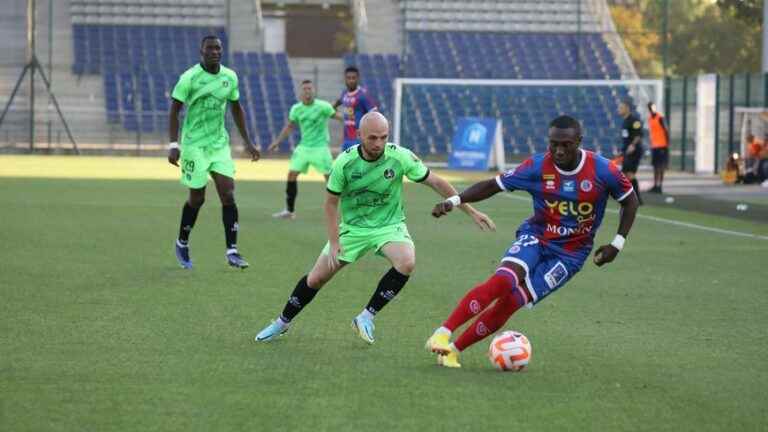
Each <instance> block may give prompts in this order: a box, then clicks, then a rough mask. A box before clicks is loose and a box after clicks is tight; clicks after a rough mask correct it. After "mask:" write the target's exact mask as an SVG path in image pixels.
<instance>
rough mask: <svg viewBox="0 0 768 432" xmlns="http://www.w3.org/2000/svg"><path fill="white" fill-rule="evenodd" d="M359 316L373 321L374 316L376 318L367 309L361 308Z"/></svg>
mask: <svg viewBox="0 0 768 432" xmlns="http://www.w3.org/2000/svg"><path fill="white" fill-rule="evenodd" d="M358 317H359V318H368V319H369V320H371V321H373V319H374V318H376V315H374V314H372V313H371V312H370V311H369V310H368V309H363V311H362V312H360V314H359V315H358Z"/></svg>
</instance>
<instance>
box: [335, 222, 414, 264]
mask: <svg viewBox="0 0 768 432" xmlns="http://www.w3.org/2000/svg"><path fill="white" fill-rule="evenodd" d="M392 242H400V243H408V244H410V245H411V246H413V240H411V235H410V234H409V233H408V227H406V226H405V224H404V223H399V224H395V225H388V226H385V227H382V228H350V227H343V228H342V231H341V232H340V233H339V243H341V255H340V256H339V259H340V260H342V261H345V262H348V263H353V262H355V261H357V260H359V259H360V258H362V257H363V256H364V255H365V254H366V253H368V251H375V252H376V254H378V255H382V253H381V248H382V247H383V246H384V245H385V244H387V243H392ZM330 250H331V245H330V243H326V244H325V247H324V248H323V252H322V254H323V255H328V252H330ZM382 256H383V255H382Z"/></svg>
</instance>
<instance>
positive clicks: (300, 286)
mask: <svg viewBox="0 0 768 432" xmlns="http://www.w3.org/2000/svg"><path fill="white" fill-rule="evenodd" d="M317 291H318V290H316V289H313V288H310V287H309V285H307V276H306V275H305V276H304V277H303V278H301V280H299V282H298V283H297V284H296V288H294V289H293V292H292V293H291V297H290V298H289V299H288V302H286V303H285V307H284V308H283V313H282V315H280V318H281V319H282V320H283V321H285V322H291V320H292V319H294V318H295V317H296V315H298V314H299V312H301V310H302V309H303V308H304V306H306V305H308V304H309V302H311V301H312V299H313V298H315V295H316V294H317Z"/></svg>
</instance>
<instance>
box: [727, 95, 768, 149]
mask: <svg viewBox="0 0 768 432" xmlns="http://www.w3.org/2000/svg"><path fill="white" fill-rule="evenodd" d="M734 115H735V119H734V124H736V125H737V127H738V128H739V135H738V136H739V146H738V149H739V153H740V154H742V155H745V154H747V148H746V145H747V137H748V136H749V135H752V136H754V137H755V138H756V139H757V140H758V141H762V142H764V141H765V139H766V137H767V136H768V109H767V108H753V107H735V108H734Z"/></svg>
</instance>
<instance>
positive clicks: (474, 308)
mask: <svg viewBox="0 0 768 432" xmlns="http://www.w3.org/2000/svg"><path fill="white" fill-rule="evenodd" d="M516 285H517V282H516V280H515V276H514V275H511V274H507V273H498V272H497V273H496V274H494V275H493V276H491V277H490V278H488V280H486V281H485V282H483V283H481V284H479V285H477V286H476V287H474V288H472V290H470V291H469V292H468V293H466V294H465V295H464V297H463V298H462V299H461V300H460V301H459V304H458V305H457V306H456V308H455V309H454V310H453V312H451V315H450V316H449V317H448V319H447V320H445V322H444V323H443V327H445V328H446V329H448V330H450V331H454V330H456V329H457V328H459V327H461V325H462V324H464V323H465V322H467V321H469V320H470V319H472V317H474V316H476V315H477V314H479V313H480V312H482V311H483V309H485V308H486V307H488V305H490V304H491V303H492V302H493V300H495V299H497V298H499V297H501V296H502V295H504V294H506V293H508V292H510V291H511V290H512V289H513V288H514V287H515V286H516Z"/></svg>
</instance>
